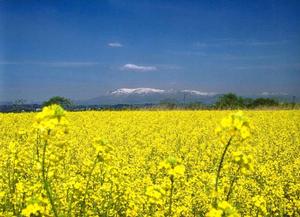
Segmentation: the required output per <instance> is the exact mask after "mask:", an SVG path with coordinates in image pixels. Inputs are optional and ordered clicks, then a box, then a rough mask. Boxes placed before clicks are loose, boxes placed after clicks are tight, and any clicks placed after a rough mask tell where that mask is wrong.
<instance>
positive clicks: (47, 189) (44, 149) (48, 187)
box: [42, 140, 58, 217]
mask: <svg viewBox="0 0 300 217" xmlns="http://www.w3.org/2000/svg"><path fill="white" fill-rule="evenodd" d="M47 145H48V142H47V140H46V141H45V143H44V148H43V158H42V178H43V184H44V189H45V190H46V193H47V197H48V199H49V201H50V204H51V208H52V211H53V214H54V216H55V217H58V214H57V210H56V208H55V204H54V201H53V198H52V194H51V190H50V184H49V182H48V180H47V178H46V171H45V159H46V150H47Z"/></svg>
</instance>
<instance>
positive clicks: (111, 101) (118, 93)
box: [0, 87, 300, 105]
mask: <svg viewBox="0 0 300 217" xmlns="http://www.w3.org/2000/svg"><path fill="white" fill-rule="evenodd" d="M221 95H223V93H214V92H203V91H199V90H188V89H185V90H173V89H169V90H163V89H156V88H148V87H141V88H120V89H116V90H113V91H109V92H107V93H105V94H102V95H100V96H98V97H96V98H92V99H86V100H74V103H75V104H80V105H116V104H146V103H151V104H157V103H160V102H162V101H165V102H176V103H190V102H202V103H204V104H211V103H215V102H216V101H217V99H218V98H219V97H220V96H221ZM237 95H239V94H237ZM243 97H249V98H258V97H265V98H275V99H277V100H279V101H282V102H292V100H293V96H292V95H289V94H286V93H274V92H263V93H260V94H253V95H243ZM296 102H300V97H297V98H296ZM36 103H37V104H40V103H41V102H36ZM9 104H13V102H8V101H7V102H0V105H9Z"/></svg>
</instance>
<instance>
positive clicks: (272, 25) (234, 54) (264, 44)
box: [0, 0, 300, 101]
mask: <svg viewBox="0 0 300 217" xmlns="http://www.w3.org/2000/svg"><path fill="white" fill-rule="evenodd" d="M299 11H300V1H299V0H295V1H292V0H252V1H246V0H240V1H237V0H219V1H218V0H216V1H199V0H181V1H180V0H178V1H175V0H173V1H168V0H161V1H160V0H128V1H126V0H107V1H106V0H102V1H100V0H99V1H83V0H82V1H75V0H69V1H63V0H48V1H47V0H43V1H38V0H35V1H34V0H18V1H14V0H0V101H3V100H15V99H18V98H23V99H27V100H45V99H47V98H49V97H51V96H53V95H62V96H66V97H70V98H72V99H87V98H92V97H96V96H98V95H101V94H103V93H106V92H107V91H109V90H113V89H117V88H124V87H127V88H136V87H151V88H160V89H195V90H200V91H204V92H217V93H224V92H229V91H233V92H236V93H237V94H258V93H261V92H273V93H288V94H293V95H299V94H300V12H299Z"/></svg>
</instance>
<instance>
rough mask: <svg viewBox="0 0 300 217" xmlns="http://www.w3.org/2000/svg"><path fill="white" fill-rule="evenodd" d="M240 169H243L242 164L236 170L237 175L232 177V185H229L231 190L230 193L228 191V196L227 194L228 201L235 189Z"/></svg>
mask: <svg viewBox="0 0 300 217" xmlns="http://www.w3.org/2000/svg"><path fill="white" fill-rule="evenodd" d="M240 169H241V166H239V168H238V169H237V171H236V172H235V175H234V177H233V179H232V180H231V182H230V187H229V190H228V193H227V196H226V201H228V200H229V197H230V194H231V193H232V191H233V186H234V183H235V182H236V181H237V179H238V173H239V171H240Z"/></svg>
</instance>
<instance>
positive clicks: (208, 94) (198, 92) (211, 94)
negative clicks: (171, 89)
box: [181, 90, 216, 96]
mask: <svg viewBox="0 0 300 217" xmlns="http://www.w3.org/2000/svg"><path fill="white" fill-rule="evenodd" d="M181 92H183V93H189V94H195V95H200V96H213V95H216V93H213V92H202V91H198V90H181Z"/></svg>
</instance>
